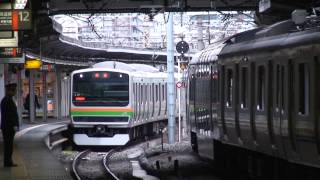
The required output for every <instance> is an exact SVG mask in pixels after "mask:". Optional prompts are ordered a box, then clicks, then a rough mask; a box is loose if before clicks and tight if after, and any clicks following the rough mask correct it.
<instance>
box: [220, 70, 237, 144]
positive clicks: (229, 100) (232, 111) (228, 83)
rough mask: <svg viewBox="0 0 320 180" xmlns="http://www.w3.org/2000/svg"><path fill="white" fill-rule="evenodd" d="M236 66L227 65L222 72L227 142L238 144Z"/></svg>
mask: <svg viewBox="0 0 320 180" xmlns="http://www.w3.org/2000/svg"><path fill="white" fill-rule="evenodd" d="M236 67H237V66H236V65H228V66H225V70H224V77H225V79H224V81H225V82H224V88H223V90H224V102H223V105H224V106H225V108H224V122H225V124H226V128H227V132H228V133H227V137H228V141H230V142H232V143H236V144H237V143H238V135H237V134H238V133H237V130H238V128H237V127H238V123H237V122H238V120H237V119H236V116H235V115H236V104H237V98H236V97H237V94H236V91H237V90H236V89H237V88H238V87H237V80H236V79H237V68H236Z"/></svg>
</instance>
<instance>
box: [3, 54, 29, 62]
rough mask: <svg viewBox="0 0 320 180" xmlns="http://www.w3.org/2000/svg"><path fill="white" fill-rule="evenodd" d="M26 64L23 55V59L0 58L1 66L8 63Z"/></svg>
mask: <svg viewBox="0 0 320 180" xmlns="http://www.w3.org/2000/svg"><path fill="white" fill-rule="evenodd" d="M24 62H25V55H24V54H22V56H21V57H4V58H2V57H1V58H0V64H7V63H24Z"/></svg>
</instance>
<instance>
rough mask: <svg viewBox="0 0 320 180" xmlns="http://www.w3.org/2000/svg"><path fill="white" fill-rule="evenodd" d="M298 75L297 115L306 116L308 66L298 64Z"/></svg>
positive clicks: (307, 111)
mask: <svg viewBox="0 0 320 180" xmlns="http://www.w3.org/2000/svg"><path fill="white" fill-rule="evenodd" d="M298 68H299V69H298V70H299V72H298V75H299V77H298V78H299V84H298V87H299V114H300V115H308V113H309V86H310V84H309V81H310V79H309V69H308V64H306V63H300V64H299V66H298Z"/></svg>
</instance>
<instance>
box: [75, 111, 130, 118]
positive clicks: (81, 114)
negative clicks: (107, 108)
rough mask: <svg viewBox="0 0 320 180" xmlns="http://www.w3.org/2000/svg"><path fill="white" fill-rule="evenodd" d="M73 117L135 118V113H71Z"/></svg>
mask: <svg viewBox="0 0 320 180" xmlns="http://www.w3.org/2000/svg"><path fill="white" fill-rule="evenodd" d="M71 115H72V116H130V117H132V116H133V112H71Z"/></svg>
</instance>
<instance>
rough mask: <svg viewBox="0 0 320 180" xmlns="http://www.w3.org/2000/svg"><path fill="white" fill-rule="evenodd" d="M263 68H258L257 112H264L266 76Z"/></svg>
mask: <svg viewBox="0 0 320 180" xmlns="http://www.w3.org/2000/svg"><path fill="white" fill-rule="evenodd" d="M265 72H266V71H265V67H264V66H259V67H258V79H257V80H258V82H257V84H258V89H257V91H258V93H257V110H264V102H265V84H266V75H265Z"/></svg>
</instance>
